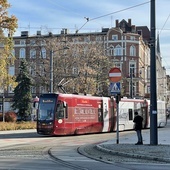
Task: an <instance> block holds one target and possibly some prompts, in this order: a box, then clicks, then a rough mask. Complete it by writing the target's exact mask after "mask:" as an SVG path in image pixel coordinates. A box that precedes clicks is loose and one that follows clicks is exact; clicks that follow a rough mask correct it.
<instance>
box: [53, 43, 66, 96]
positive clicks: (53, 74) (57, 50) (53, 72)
mask: <svg viewBox="0 0 170 170" xmlns="http://www.w3.org/2000/svg"><path fill="white" fill-rule="evenodd" d="M67 49H69V47H68V46H66V47H64V48H63V49H59V50H56V51H53V49H51V50H50V93H53V92H54V65H53V63H54V53H55V52H57V51H60V50H67Z"/></svg>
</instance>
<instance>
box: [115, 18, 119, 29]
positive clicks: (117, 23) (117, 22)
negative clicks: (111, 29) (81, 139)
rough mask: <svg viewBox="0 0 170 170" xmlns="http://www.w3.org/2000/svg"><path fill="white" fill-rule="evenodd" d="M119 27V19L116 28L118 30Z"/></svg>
mask: <svg viewBox="0 0 170 170" xmlns="http://www.w3.org/2000/svg"><path fill="white" fill-rule="evenodd" d="M118 27H119V20H118V19H117V20H116V28H118Z"/></svg>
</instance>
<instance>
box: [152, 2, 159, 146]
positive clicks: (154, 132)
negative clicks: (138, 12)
mask: <svg viewBox="0 0 170 170" xmlns="http://www.w3.org/2000/svg"><path fill="white" fill-rule="evenodd" d="M155 21H156V17H155V0H151V22H150V27H151V34H150V40H151V45H150V48H151V60H150V65H151V69H150V76H151V79H150V88H151V91H150V95H151V97H150V98H151V105H150V144H151V145H157V144H158V129H157V91H156V50H155V49H156V48H155V37H156V36H155V29H156V27H155V25H156V24H155Z"/></svg>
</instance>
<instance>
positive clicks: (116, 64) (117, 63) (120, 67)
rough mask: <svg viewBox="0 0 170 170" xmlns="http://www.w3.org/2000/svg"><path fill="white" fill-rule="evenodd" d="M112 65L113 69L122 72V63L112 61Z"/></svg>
mask: <svg viewBox="0 0 170 170" xmlns="http://www.w3.org/2000/svg"><path fill="white" fill-rule="evenodd" d="M114 65H115V67H117V68H119V69H120V70H122V63H121V62H120V61H114Z"/></svg>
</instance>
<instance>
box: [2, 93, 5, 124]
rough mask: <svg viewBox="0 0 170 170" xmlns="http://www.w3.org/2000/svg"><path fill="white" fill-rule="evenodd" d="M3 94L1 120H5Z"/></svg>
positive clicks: (3, 98) (3, 97)
mask: <svg viewBox="0 0 170 170" xmlns="http://www.w3.org/2000/svg"><path fill="white" fill-rule="evenodd" d="M4 102H5V96H4V95H3V96H2V119H3V122H5V103H4Z"/></svg>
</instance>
